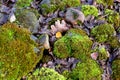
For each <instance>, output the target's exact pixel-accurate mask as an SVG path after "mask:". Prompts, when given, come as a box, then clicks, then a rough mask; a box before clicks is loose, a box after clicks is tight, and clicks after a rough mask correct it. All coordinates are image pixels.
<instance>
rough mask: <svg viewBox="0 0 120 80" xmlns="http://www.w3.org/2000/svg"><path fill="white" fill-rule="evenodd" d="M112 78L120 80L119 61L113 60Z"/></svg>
mask: <svg viewBox="0 0 120 80" xmlns="http://www.w3.org/2000/svg"><path fill="white" fill-rule="evenodd" d="M112 71H113V72H112V78H113V80H119V79H120V59H117V60H114V61H113V63H112Z"/></svg>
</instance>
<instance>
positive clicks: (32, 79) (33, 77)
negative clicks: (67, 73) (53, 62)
mask: <svg viewBox="0 0 120 80" xmlns="http://www.w3.org/2000/svg"><path fill="white" fill-rule="evenodd" d="M27 80H66V78H65V77H64V76H62V75H60V74H59V73H58V72H56V71H55V70H54V69H50V68H44V67H42V68H41V69H36V70H35V71H34V72H33V74H29V75H28V76H27Z"/></svg>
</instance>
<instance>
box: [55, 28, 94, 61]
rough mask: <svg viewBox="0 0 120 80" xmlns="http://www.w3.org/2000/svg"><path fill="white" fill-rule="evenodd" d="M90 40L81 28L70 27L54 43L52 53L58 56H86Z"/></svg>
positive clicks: (80, 57) (79, 57)
mask: <svg viewBox="0 0 120 80" xmlns="http://www.w3.org/2000/svg"><path fill="white" fill-rule="evenodd" d="M91 46H92V41H91V40H90V39H89V37H88V36H87V35H86V33H85V31H83V30H81V29H71V30H69V31H68V32H67V34H65V36H63V37H62V38H61V39H59V40H57V41H56V42H55V44H54V55H55V56H57V57H58V58H67V57H75V58H78V59H84V58H86V55H89V52H90V48H91Z"/></svg>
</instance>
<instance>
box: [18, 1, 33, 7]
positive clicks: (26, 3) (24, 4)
mask: <svg viewBox="0 0 120 80" xmlns="http://www.w3.org/2000/svg"><path fill="white" fill-rule="evenodd" d="M31 2H32V0H18V1H17V5H16V7H18V8H22V7H27V6H30V3H31Z"/></svg>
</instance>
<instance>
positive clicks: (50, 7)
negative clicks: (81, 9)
mask: <svg viewBox="0 0 120 80" xmlns="http://www.w3.org/2000/svg"><path fill="white" fill-rule="evenodd" d="M79 5H80V0H69V1H67V0H49V1H48V2H47V1H46V3H45V1H43V3H42V4H41V5H40V7H41V10H42V14H44V15H47V14H48V13H53V12H54V11H56V10H57V9H60V10H63V9H64V8H65V7H77V6H79Z"/></svg>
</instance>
